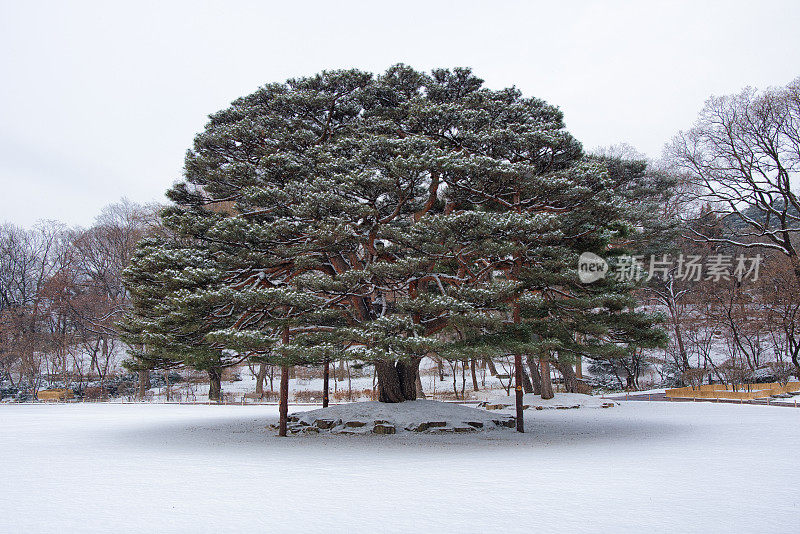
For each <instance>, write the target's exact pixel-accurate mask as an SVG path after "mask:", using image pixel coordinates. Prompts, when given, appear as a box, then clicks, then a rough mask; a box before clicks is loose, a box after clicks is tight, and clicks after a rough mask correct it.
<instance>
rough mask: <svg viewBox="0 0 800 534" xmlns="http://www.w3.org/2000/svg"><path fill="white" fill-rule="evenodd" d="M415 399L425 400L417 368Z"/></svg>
mask: <svg viewBox="0 0 800 534" xmlns="http://www.w3.org/2000/svg"><path fill="white" fill-rule="evenodd" d="M416 382H417V398H418V399H425V398H427V397H426V396H425V392H424V391H423V390H422V377H420V376H419V368H417V380H416Z"/></svg>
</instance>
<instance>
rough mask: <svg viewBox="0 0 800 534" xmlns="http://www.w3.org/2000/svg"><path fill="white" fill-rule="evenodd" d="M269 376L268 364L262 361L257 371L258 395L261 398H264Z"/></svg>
mask: <svg viewBox="0 0 800 534" xmlns="http://www.w3.org/2000/svg"><path fill="white" fill-rule="evenodd" d="M266 378H267V364H265V363H262V364H260V365H259V366H258V373H256V395H257V396H258V398H259V399H262V398H264V381H265V380H266Z"/></svg>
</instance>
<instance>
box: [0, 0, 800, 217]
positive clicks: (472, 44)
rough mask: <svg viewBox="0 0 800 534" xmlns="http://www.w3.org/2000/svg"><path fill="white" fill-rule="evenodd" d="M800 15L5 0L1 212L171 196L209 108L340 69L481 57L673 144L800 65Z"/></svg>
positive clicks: (1, 22) (730, 9)
mask: <svg viewBox="0 0 800 534" xmlns="http://www.w3.org/2000/svg"><path fill="white" fill-rule="evenodd" d="M564 4H567V5H564ZM799 27H800V2H797V1H786V2H780V1H772V2H769V1H768V2H755V1H752V0H750V1H746V2H744V1H742V2H730V1H729V2H698V1H695V2H684V3H679V2H664V3H663V4H658V5H657V4H655V3H652V2H641V1H638V2H569V3H567V2H556V1H547V2H533V1H530V2H499V1H495V2H488V1H487V2H464V1H462V2H446V1H436V0H425V1H422V2H416V1H408V0H403V1H395V2H391V3H381V2H378V1H377V0H373V1H365V2H343V1H333V0H327V1H321V2H293V1H291V0H285V1H282V2H276V3H269V2H252V3H250V2H233V1H230V2H201V1H198V0H193V1H190V2H168V1H161V2H152V3H150V2H142V1H136V2H133V1H131V2H124V3H123V2H117V3H112V2H52V3H40V2H33V1H27V0H26V1H20V0H13V1H12V0H0V186H1V187H0V222H2V221H9V222H13V223H16V224H21V225H25V226H30V225H32V224H34V223H35V222H36V221H37V220H40V219H59V220H62V221H64V222H66V223H67V224H70V225H88V224H90V223H91V222H92V220H93V219H94V217H95V215H96V214H97V213H98V212H99V210H100V209H101V207H102V206H104V205H106V204H108V203H110V202H114V201H117V200H119V199H120V198H121V197H123V196H124V197H128V198H129V199H131V200H134V201H140V202H147V201H154V200H155V201H163V200H164V191H165V190H166V189H167V188H168V187H169V186H170V185H171V184H172V182H173V181H175V180H176V179H178V178H179V177H180V175H181V166H182V160H183V155H184V152H185V150H186V149H187V148H188V147H189V146H190V144H191V142H192V138H193V136H194V134H195V133H197V132H198V131H200V130H201V129H202V128H203V126H204V124H205V122H206V116H207V115H208V114H209V113H212V112H214V111H216V110H218V109H221V108H224V107H226V106H227V105H228V103H230V101H232V100H233V99H235V98H236V97H238V96H241V95H245V94H248V93H250V92H252V91H253V90H255V89H256V88H257V87H258V86H259V85H262V84H264V83H266V82H271V81H283V80H285V79H286V78H288V77H294V76H302V75H308V74H314V73H316V72H318V71H320V70H323V69H335V68H345V67H357V68H361V69H364V70H370V71H373V72H375V71H382V70H384V69H385V68H386V67H388V66H389V65H392V64H394V63H397V62H404V63H408V64H410V65H412V66H414V67H416V68H418V69H425V70H428V69H431V68H433V67H453V66H469V67H472V68H473V69H474V71H475V73H476V74H477V75H478V76H480V77H481V78H483V79H484V80H486V84H487V85H488V86H489V87H492V88H500V87H504V86H509V85H516V86H517V87H519V88H520V89H521V90H522V91H523V93H524V94H526V95H529V96H537V97H540V98H544V99H545V100H547V101H548V102H550V103H552V104H555V105H558V106H559V107H560V108H561V109H562V110H563V111H564V113H565V115H566V123H567V127H568V128H569V130H570V131H571V132H572V133H573V134H574V135H575V136H576V137H577V138H578V139H579V140H581V141H582V142H583V143H584V146H585V147H586V148H587V149H590V150H591V149H594V148H597V147H600V146H607V145H611V144H617V143H621V142H626V143H629V144H631V145H633V146H634V147H635V148H637V149H638V150H639V151H641V152H644V153H645V154H647V155H649V156H652V157H658V156H659V155H660V154H661V150H662V148H663V146H664V143H665V142H667V141H668V140H669V139H670V138H671V137H672V136H673V135H674V134H675V133H676V132H677V131H679V130H681V129H685V128H687V127H689V126H691V124H692V122H693V121H694V119H695V117H696V115H697V112H698V110H699V109H700V107H701V106H702V104H703V101H704V100H705V99H706V98H707V97H708V96H710V95H712V94H726V93H731V92H736V91H738V90H740V89H741V88H742V87H744V86H747V85H751V86H756V87H759V88H763V87H767V86H772V85H782V84H786V83H787V82H789V81H790V80H792V79H794V78H795V77H797V76H800V38H799V37H798V28H799Z"/></svg>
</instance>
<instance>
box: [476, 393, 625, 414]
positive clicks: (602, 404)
mask: <svg viewBox="0 0 800 534" xmlns="http://www.w3.org/2000/svg"><path fill="white" fill-rule="evenodd" d="M515 405H516V399H515V397H514V396H508V395H504V396H502V397H495V398H493V399H490V400H488V401H486V402H482V403H480V404H479V406H482V407H483V408H486V409H487V410H508V409H514V407H515ZM616 405H617V403H616V402H614V401H611V400H608V399H602V398H599V397H593V396H591V395H583V394H582V393H558V394H556V396H555V397H553V398H552V399H547V400H545V399H542V398H541V397H540V396H538V395H535V394H533V393H526V394H525V395H523V396H522V408H523V409H525V410H527V409H528V408H533V409H536V410H566V409H569V408H611V407H613V406H616Z"/></svg>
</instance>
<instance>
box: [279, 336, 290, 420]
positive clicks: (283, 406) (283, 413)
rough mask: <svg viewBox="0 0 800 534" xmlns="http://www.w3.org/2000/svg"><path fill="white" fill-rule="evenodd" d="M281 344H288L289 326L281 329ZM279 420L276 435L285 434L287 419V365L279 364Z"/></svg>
mask: <svg viewBox="0 0 800 534" xmlns="http://www.w3.org/2000/svg"><path fill="white" fill-rule="evenodd" d="M283 344H284V345H288V344H289V327H288V326H287V327H285V328H284V329H283ZM278 414H279V417H280V421H279V423H278V435H279V436H286V425H287V422H288V419H289V366H288V365H286V364H283V365H281V394H280V404H279V406H278Z"/></svg>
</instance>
